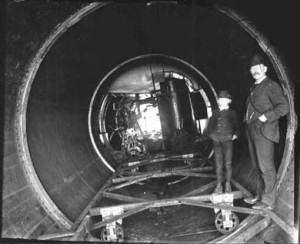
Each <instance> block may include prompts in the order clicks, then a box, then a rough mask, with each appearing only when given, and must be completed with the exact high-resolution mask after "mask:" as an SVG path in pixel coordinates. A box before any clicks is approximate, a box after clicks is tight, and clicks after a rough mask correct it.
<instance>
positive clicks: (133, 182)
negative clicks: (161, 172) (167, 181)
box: [106, 175, 151, 191]
mask: <svg viewBox="0 0 300 244" xmlns="http://www.w3.org/2000/svg"><path fill="white" fill-rule="evenodd" d="M150 178H151V175H146V176H143V177H139V178H137V179H136V180H131V181H128V182H126V183H123V184H119V185H116V186H112V187H109V188H106V191H114V190H116V189H120V188H123V187H125V186H129V185H133V184H135V183H138V182H140V181H143V180H147V179H150Z"/></svg>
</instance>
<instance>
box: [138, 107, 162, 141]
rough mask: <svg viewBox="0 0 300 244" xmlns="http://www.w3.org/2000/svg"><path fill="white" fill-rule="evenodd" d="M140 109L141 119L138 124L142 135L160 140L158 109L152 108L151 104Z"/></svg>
mask: <svg viewBox="0 0 300 244" xmlns="http://www.w3.org/2000/svg"><path fill="white" fill-rule="evenodd" d="M140 109H141V114H142V118H140V119H139V124H140V126H141V129H142V131H143V132H144V134H145V135H150V137H151V138H152V139H159V138H161V124H160V118H159V112H158V107H153V106H152V105H151V104H142V105H141V106H140Z"/></svg>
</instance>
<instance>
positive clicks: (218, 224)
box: [215, 211, 239, 235]
mask: <svg viewBox="0 0 300 244" xmlns="http://www.w3.org/2000/svg"><path fill="white" fill-rule="evenodd" d="M231 215H232V227H225V226H224V222H223V217H222V211H220V212H218V213H217V215H216V218H215V225H216V227H217V229H218V231H220V232H221V233H222V234H225V235H228V234H230V233H232V232H233V231H235V230H236V228H237V227H238V226H239V219H238V216H237V215H236V214H235V213H233V212H231Z"/></svg>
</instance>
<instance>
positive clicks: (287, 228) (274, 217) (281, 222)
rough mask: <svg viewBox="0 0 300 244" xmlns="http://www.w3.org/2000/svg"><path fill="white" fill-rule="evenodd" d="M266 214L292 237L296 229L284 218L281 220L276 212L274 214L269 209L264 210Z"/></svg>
mask: <svg viewBox="0 0 300 244" xmlns="http://www.w3.org/2000/svg"><path fill="white" fill-rule="evenodd" d="M265 212H266V213H267V214H268V216H269V217H270V218H271V219H272V220H273V221H274V222H275V223H276V224H277V225H278V226H279V227H280V228H281V229H283V230H284V231H285V232H286V233H287V234H288V235H289V236H291V237H293V236H294V234H295V231H296V229H295V228H294V227H292V226H290V225H289V224H287V223H286V222H285V221H284V220H282V219H281V218H280V217H279V216H278V215H277V214H275V213H274V212H273V211H271V210H265Z"/></svg>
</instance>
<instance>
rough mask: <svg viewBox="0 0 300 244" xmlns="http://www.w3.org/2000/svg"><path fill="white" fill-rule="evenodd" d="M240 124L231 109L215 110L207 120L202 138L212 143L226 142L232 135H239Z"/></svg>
mask: <svg viewBox="0 0 300 244" xmlns="http://www.w3.org/2000/svg"><path fill="white" fill-rule="evenodd" d="M239 133H240V123H239V120H238V117H237V114H236V112H235V111H234V110H232V109H231V108H229V109H226V110H222V111H220V110H219V109H215V110H213V112H212V116H211V117H210V118H209V120H208V124H207V127H206V129H205V131H204V136H208V137H209V138H211V139H212V140H214V141H221V142H223V141H228V140H231V139H232V136H233V135H237V136H238V135H239Z"/></svg>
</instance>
